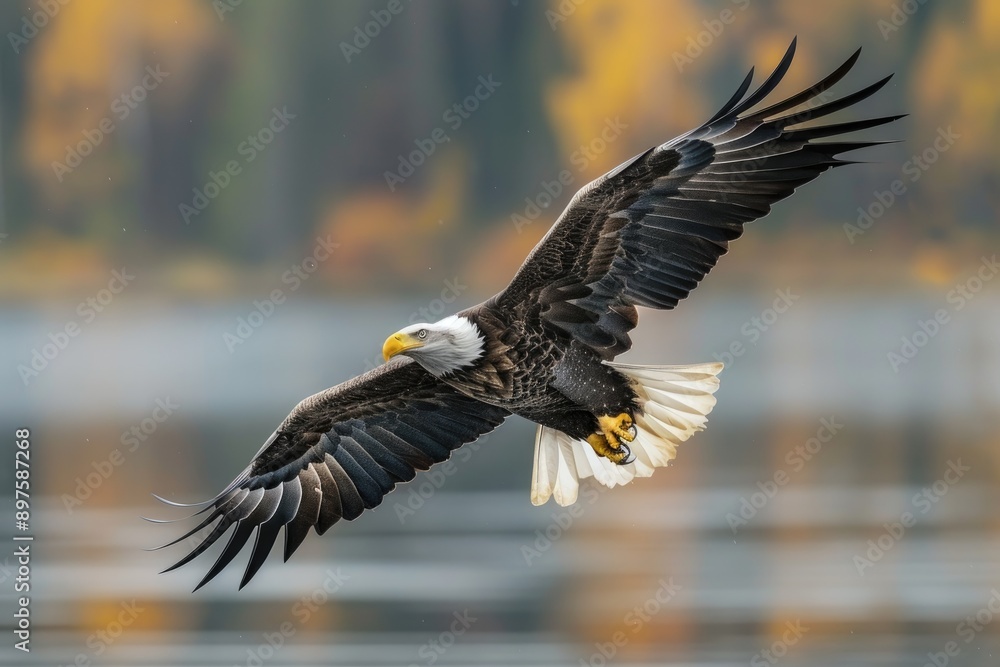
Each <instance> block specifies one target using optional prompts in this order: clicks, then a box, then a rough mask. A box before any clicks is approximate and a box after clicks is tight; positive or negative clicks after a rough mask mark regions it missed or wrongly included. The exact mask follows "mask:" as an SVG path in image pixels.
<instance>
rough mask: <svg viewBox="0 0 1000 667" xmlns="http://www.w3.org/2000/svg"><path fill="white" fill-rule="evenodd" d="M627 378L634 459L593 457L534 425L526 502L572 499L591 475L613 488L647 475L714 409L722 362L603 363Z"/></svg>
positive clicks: (582, 445)
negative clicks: (633, 410)
mask: <svg viewBox="0 0 1000 667" xmlns="http://www.w3.org/2000/svg"><path fill="white" fill-rule="evenodd" d="M608 365H609V366H612V367H614V368H616V369H617V370H619V371H621V372H622V373H623V374H625V375H627V376H628V377H629V378H630V379H631V380H632V388H633V389H634V390H635V392H636V394H637V395H638V397H639V407H640V411H639V412H638V413H637V414H636V416H635V426H636V431H637V435H636V438H635V440H633V441H632V442H630V443H629V447H630V448H631V449H632V454H633V455H634V456H635V460H634V461H633V462H632V463H628V464H625V465H618V464H616V463H612V462H611V461H609V460H607V459H606V458H604V457H603V456H598V455H597V452H595V451H594V448H593V447H591V446H590V444H589V443H587V442H586V441H584V440H574V439H573V438H570V437H569V436H568V435H566V434H565V433H563V432H561V431H557V430H555V429H551V428H548V427H546V426H539V427H538V432H537V433H536V435H535V467H534V471H533V472H532V476H531V502H532V504H534V505H542V504H544V503H546V502H547V501H548V500H549V498H550V497H555V499H556V502H557V503H558V504H559V505H563V506H566V505H572V504H573V503H575V502H576V498H577V494H578V492H579V489H580V483H579V480H581V479H584V478H586V477H593V478H594V479H596V480H597V481H598V482H600V483H601V484H603V485H605V486H608V487H615V486H618V485H621V484H628V483H629V482H631V481H632V480H633V479H635V478H636V477H649V476H650V475H652V474H653V470H654V469H656V468H660V467H663V466H666V465H667V464H668V463H670V461H671V460H672V459H673V458H674V457H675V456H676V455H677V445H678V444H680V443H682V442H684V441H685V440H687V439H688V438H690V437H691V436H692V435H693V434H694V433H696V432H697V431H700V430H702V429H703V428H705V422H707V421H708V413H709V412H711V411H712V408H713V407H715V396H713V394H714V393H715V391H716V390H717V389H718V388H719V378H718V374H719V372H721V371H722V364H720V363H709V364H694V365H690V366H636V365H632V364H616V363H609V364H608Z"/></svg>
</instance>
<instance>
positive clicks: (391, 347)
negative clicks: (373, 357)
mask: <svg viewBox="0 0 1000 667" xmlns="http://www.w3.org/2000/svg"><path fill="white" fill-rule="evenodd" d="M423 344H424V343H423V341H422V340H419V339H418V338H415V337H413V336H411V335H410V334H405V333H402V332H400V333H394V334H392V335H391V336H389V337H388V338H386V339H385V345H383V346H382V357H383V358H384V359H385V360H386V361H389V360H390V359H392V358H393V357H395V356H396V355H397V354H399V353H401V352H406V351H407V350H412V349H413V348H415V347H421V346H422V345H423Z"/></svg>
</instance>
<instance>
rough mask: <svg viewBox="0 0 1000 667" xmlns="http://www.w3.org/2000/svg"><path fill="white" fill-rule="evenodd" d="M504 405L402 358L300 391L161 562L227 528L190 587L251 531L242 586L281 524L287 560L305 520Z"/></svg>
mask: <svg viewBox="0 0 1000 667" xmlns="http://www.w3.org/2000/svg"><path fill="white" fill-rule="evenodd" d="M508 414H509V413H508V412H507V411H506V410H504V409H502V408H497V407H493V406H490V405H487V404H485V403H481V402H479V401H476V400H475V399H472V398H469V397H467V396H464V395H462V394H460V393H458V392H457V391H456V390H454V389H452V388H451V387H449V386H448V385H446V384H444V383H443V382H441V381H439V380H438V379H437V378H435V377H434V376H432V375H431V374H429V373H427V371H425V370H424V369H423V368H421V367H420V366H419V365H418V364H416V363H413V362H412V361H410V360H409V359H398V360H394V361H392V362H391V363H389V364H386V365H385V366H382V367H380V368H378V369H376V370H374V371H371V372H369V373H366V374H365V375H362V376H360V377H358V378H355V379H354V380H351V381H349V382H346V383H344V384H342V385H339V386H337V387H334V388H332V389H328V390H326V391H325V392H321V393H320V394H317V395H315V396H312V397H310V398H307V399H306V400H304V401H302V402H301V403H300V404H299V405H298V406H296V408H295V410H293V411H292V414H290V415H289V416H288V418H286V419H285V421H284V422H283V423H282V424H281V426H280V427H278V429H277V431H275V432H274V434H273V435H272V436H271V437H270V438H269V439H268V440H267V442H266V443H265V445H264V447H262V448H261V449H260V451H259V452H258V453H257V455H256V456H255V457H254V459H253V461H252V462H251V463H250V466H249V467H248V468H247V469H246V470H244V471H243V472H242V473H240V475H239V476H238V477H237V478H236V479H235V480H234V482H233V483H231V484H229V485H228V486H227V487H226V489H225V490H224V492H223V493H221V494H219V495H218V496H216V497H215V498H213V499H212V500H211V501H210V502H209V503H208V504H207V505H206V506H205V507H204V508H203V509H201V510H200V511H199V512H197V513H196V515H197V514H201V513H205V512H207V514H208V516H206V517H205V518H204V519H202V520H201V521H200V522H199V524H198V525H197V526H196V527H195V528H194V529H192V530H191V531H188V532H187V533H186V534H185V535H183V536H182V537H180V538H178V539H177V540H174V541H173V542H171V543H170V544H176V543H178V542H180V541H182V540H185V539H187V538H189V537H191V536H192V535H195V534H196V533H199V532H200V531H203V530H206V529H207V530H208V533H207V534H206V535H205V536H204V537H199V541H198V542H197V543H196V544H195V546H194V547H193V548H192V549H191V551H190V552H189V553H188V554H186V555H185V556H184V557H183V558H181V559H180V560H179V561H178V562H176V563H175V564H174V565H172V566H171V567H169V568H168V569H167V570H164V571H168V570H173V569H175V568H178V567H180V566H182V565H184V564H186V563H188V562H190V561H191V560H193V559H194V558H196V557H197V556H199V555H200V554H202V553H203V552H204V551H205V550H207V549H208V548H209V547H210V546H211V545H212V544H214V543H215V542H216V541H218V540H219V539H220V538H221V537H222V536H223V535H225V534H226V533H227V532H229V531H230V529H232V532H231V533H230V534H229V539H228V541H227V542H226V545H225V547H223V549H222V552H221V553H220V554H219V556H218V558H217V559H216V561H215V563H214V564H213V565H212V566H211V568H209V570H208V572H207V573H206V574H205V577H204V578H203V579H202V580H201V582H199V584H198V586H197V588H200V587H202V586H204V585H205V584H206V583H208V582H209V581H211V580H212V579H213V578H214V577H215V576H216V575H218V574H219V572H221V571H222V570H223V569H225V568H226V566H227V565H229V563H231V562H232V561H233V560H234V559H235V558H236V556H237V555H238V554H239V553H240V551H241V550H242V549H243V547H244V546H246V543H247V542H248V541H249V540H250V537H251V536H254V541H253V547H252V549H251V552H250V558H249V560H248V562H247V565H246V569H245V571H244V573H243V578H242V580H241V582H240V588H242V587H243V586H245V585H246V584H247V582H249V581H250V579H252V578H253V576H254V575H255V574H256V573H257V572H258V571H259V570H260V568H261V566H262V565H263V563H264V561H265V560H266V558H267V555H268V553H269V551H270V550H271V547H272V546H273V545H274V543H275V541H276V540H277V536H278V535H279V533H280V531H281V528H282V527H284V529H285V549H284V555H285V560H288V558H289V557H290V556H291V555H292V554H293V553H294V552H295V550H296V549H298V547H299V546H300V545H301V544H302V542H303V540H305V538H306V535H307V534H308V532H309V529H310V528H315V530H316V532H317V533H319V534H323V533H324V532H326V531H327V530H329V529H330V528H331V527H332V526H333V525H334V524H336V523H337V522H338V521H339V520H340V519H347V520H352V519H356V518H357V517H358V516H360V515H361V513H362V512H364V510H366V509H371V508H373V507H376V506H377V505H379V504H380V503H381V502H382V499H383V498H384V497H385V495H386V494H387V493H389V492H391V491H392V489H393V488H394V487H395V485H396V484H398V483H400V482H406V481H409V480H411V479H413V478H414V476H415V475H416V472H417V470H426V469H427V468H429V467H430V466H432V465H433V464H435V463H440V462H441V461H444V460H446V459H447V458H448V457H449V456H451V452H452V451H453V450H455V449H456V448H458V447H460V446H461V445H463V444H465V443H466V442H470V441H472V440H475V439H476V438H478V437H479V436H480V435H482V434H484V433H487V432H489V431H492V430H493V429H494V428H496V427H497V426H498V425H499V424H500V423H501V422H502V421H503V420H504V419H505V418H506V417H507V416H508ZM195 506H197V507H200V506H201V505H195ZM170 544H167V545H164V546H170ZM197 588H196V589H195V590H197Z"/></svg>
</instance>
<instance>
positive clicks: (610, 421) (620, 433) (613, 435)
mask: <svg viewBox="0 0 1000 667" xmlns="http://www.w3.org/2000/svg"><path fill="white" fill-rule="evenodd" d="M597 423H598V424H600V426H601V431H603V432H604V437H605V438H607V440H608V443H609V444H610V445H611V446H612V447H613V448H615V449H618V448H619V447H620V446H622V444H623V443H626V442H632V441H633V440H635V437H636V436H637V435H638V432H637V431H636V430H635V423H634V422H633V421H632V416H631V415H630V414H629V413H627V412H623V413H621V414H620V415H615V416H611V415H603V416H601V417H598V418H597Z"/></svg>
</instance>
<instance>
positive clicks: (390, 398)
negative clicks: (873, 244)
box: [164, 40, 902, 588]
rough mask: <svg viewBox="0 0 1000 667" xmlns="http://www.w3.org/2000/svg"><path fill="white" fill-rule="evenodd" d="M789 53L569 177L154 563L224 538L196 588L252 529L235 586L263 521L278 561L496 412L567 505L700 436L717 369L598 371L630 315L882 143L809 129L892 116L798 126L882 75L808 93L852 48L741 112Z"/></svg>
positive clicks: (862, 124) (290, 423)
mask: <svg viewBox="0 0 1000 667" xmlns="http://www.w3.org/2000/svg"><path fill="white" fill-rule="evenodd" d="M794 53H795V40H793V41H792V43H791V45H790V46H789V48H788V50H787V52H786V53H785V55H784V57H782V59H781V61H780V62H779V63H778V66H777V67H776V68H775V70H774V71H773V72H772V73H771V74H770V76H768V77H767V79H766V80H765V81H764V82H763V83H762V84H761V85H760V86H759V87H758V88H757V89H756V90H754V91H753V92H752V93H750V94H749V95H748V94H747V91H748V90H749V89H750V85H751V82H752V79H753V70H751V71H750V73H749V74H748V75H747V76H746V78H745V79H744V80H743V83H742V84H741V85H740V87H739V89H738V90H737V91H736V93H735V94H734V95H733V97H732V98H731V99H730V100H729V101H728V102H727V103H726V104H725V105H724V106H723V108H722V109H720V110H719V112H718V113H717V114H715V116H713V117H712V118H711V119H710V120H708V121H707V122H706V123H705V124H703V125H702V126H701V127H699V128H697V129H695V130H692V131H691V132H688V133H687V134H684V135H682V136H680V137H677V138H676V139H673V140H671V141H668V142H667V143H665V144H662V145H659V146H654V147H652V148H650V149H649V150H647V151H646V152H644V153H642V154H641V155H638V156H636V157H634V158H632V159H631V160H629V161H627V162H625V163H624V164H622V165H620V166H618V167H616V168H615V169H613V170H611V171H610V172H608V173H607V174H605V175H604V176H602V177H600V178H598V179H597V180H595V181H593V182H592V183H590V184H588V185H586V186H584V187H583V188H582V189H581V190H580V191H579V192H577V193H576V195H575V196H574V197H573V199H572V201H571V202H570V203H569V205H568V206H567V207H566V210H565V211H563V213H562V215H561V216H559V219H558V220H557V221H556V222H555V224H554V225H553V226H552V228H551V229H550V230H549V232H548V234H546V236H545V238H543V239H542V240H541V241H540V242H539V243H538V245H537V246H536V247H535V249H534V250H532V252H531V254H530V255H529V256H528V258H527V259H526V260H525V262H524V264H523V265H522V266H521V268H520V269H519V270H518V272H517V274H516V275H515V276H514V278H513V280H512V281H511V282H510V284H509V285H508V286H507V288H506V289H505V290H503V291H502V292H501V293H500V294H497V295H496V296H494V297H493V298H491V299H489V300H488V301H486V302H484V303H481V304H479V305H478V306H474V307H472V308H469V309H467V310H464V311H462V312H460V313H457V314H456V315H452V316H450V317H446V318H445V319H443V320H441V321H439V322H435V323H425V324H415V325H413V326H409V327H406V328H405V329H402V330H401V331H399V332H397V333H395V334H393V335H392V336H390V337H389V338H388V339H387V340H386V342H385V345H384V346H383V355H384V356H385V359H386V362H387V363H386V364H385V365H384V366H381V367H379V368H377V369H375V370H373V371H371V372H369V373H365V374H364V375H361V376H359V377H356V378H354V379H353V380H349V381H348V382H345V383H343V384H340V385H338V386H336V387H333V388H332V389H327V390H326V391H323V392H320V393H319V394H316V395H315V396H311V397H309V398H307V399H305V400H304V401H302V402H301V403H299V404H298V405H297V406H296V407H295V409H294V410H292V413H291V414H290V415H289V416H288V417H287V418H286V419H285V420H284V422H282V423H281V425H280V426H279V427H278V428H277V430H276V431H275V432H274V433H273V434H272V435H271V437H270V438H268V440H267V441H266V442H265V443H264V446H263V447H262V448H261V449H260V451H259V452H258V453H257V455H256V456H255V457H254V458H253V460H252V461H251V463H250V465H249V466H248V467H247V468H246V469H245V470H244V471H243V472H242V473H241V474H240V475H239V476H238V477H237V478H236V479H235V480H233V482H232V483H231V484H229V486H227V487H226V488H225V489H224V490H223V491H222V492H221V493H220V494H219V495H217V496H215V497H214V498H212V499H211V500H209V501H206V502H205V503H200V504H198V505H195V506H194V507H202V509H201V510H200V511H199V512H198V513H197V515H203V517H204V518H203V519H202V521H201V522H199V523H198V525H196V526H195V527H194V528H193V529H192V530H191V531H189V532H188V533H187V534H185V535H183V536H182V537H180V538H178V539H177V540H175V541H174V542H171V543H170V544H176V543H177V542H180V541H182V540H185V539H186V538H188V537H190V536H192V535H196V534H197V535H198V538H197V546H195V548H194V549H193V550H192V551H191V552H190V553H188V554H187V555H186V556H185V557H184V558H182V559H181V560H180V561H178V562H177V563H176V564H174V565H173V566H172V567H170V568H169V569H170V570H172V569H174V568H177V567H180V566H181V565H184V564H185V563H187V562H189V561H190V560H192V559H193V558H195V557H196V556H198V555H199V554H201V553H202V552H204V551H205V550H206V549H208V548H209V547H210V546H211V545H212V544H213V543H215V542H216V541H217V540H218V539H219V538H220V537H222V536H223V535H225V534H226V533H227V532H228V531H230V530H231V532H230V535H229V540H228V542H227V543H226V546H225V547H224V549H223V551H222V553H221V554H220V555H219V557H218V559H217V560H216V562H215V564H214V565H213V566H212V567H211V568H210V570H209V571H208V573H207V574H206V575H205V577H204V579H202V581H201V583H199V584H198V587H199V588H200V587H201V586H202V585H204V584H205V583H207V582H208V581H210V580H211V579H212V578H213V577H215V576H216V575H217V574H218V573H219V572H220V571H221V570H222V569H223V568H225V567H226V565H228V564H229V563H230V562H231V561H232V560H233V558H234V557H235V556H236V555H237V553H239V551H240V550H241V549H242V548H243V546H244V545H245V544H246V542H247V541H248V540H249V539H250V537H251V536H254V542H253V549H252V551H251V553H250V559H249V562H248V563H247V567H246V570H245V572H244V575H243V579H242V581H241V583H240V587H241V588H242V587H243V586H244V585H246V583H247V582H248V581H249V580H250V579H251V578H252V577H253V576H254V574H255V573H256V572H257V571H258V570H259V568H260V567H261V565H262V564H263V562H264V560H265V558H266V557H267V554H268V552H269V551H270V550H271V547H272V546H273V544H274V542H275V540H276V539H277V537H278V535H279V534H280V532H281V529H282V528H284V533H285V541H284V555H285V559H286V560H287V559H288V558H289V557H290V556H291V555H292V553H293V552H294V551H295V550H296V549H297V548H298V546H299V545H300V544H301V543H302V541H303V540H304V539H305V537H306V535H307V533H308V532H309V529H310V528H315V530H316V532H317V533H319V534H323V533H324V532H326V531H327V530H328V529H329V528H330V527H331V526H333V524H335V523H336V522H337V521H338V520H340V519H341V518H344V519H348V520H351V519H355V518H357V517H358V516H359V515H360V514H361V513H362V512H363V511H364V510H365V509H370V508H372V507H375V506H377V505H378V504H379V503H381V502H382V499H383V497H384V496H385V495H386V494H387V493H389V492H390V491H392V489H393V488H394V487H395V486H396V484H398V483H400V482H407V481H409V480H411V479H413V477H414V476H415V475H416V473H417V471H418V470H426V469H428V468H429V467H431V466H432V465H434V464H435V463H440V462H442V461H444V460H446V459H447V458H448V457H449V456H450V455H451V452H452V451H453V450H455V449H456V448H458V447H461V446H462V445H463V444H465V443H468V442H471V441H473V440H476V439H477V438H479V437H480V436H482V435H483V434H485V433H488V432H489V431H491V430H493V429H494V428H496V427H497V426H499V425H500V424H501V423H502V422H503V421H504V419H505V418H506V417H508V416H509V415H511V414H516V415H520V416H522V417H526V418H527V419H530V420H532V421H534V422H536V423H537V424H538V431H537V436H536V440H535V463H534V472H533V475H532V482H531V501H532V502H533V503H534V504H536V505H537V504H542V503H544V502H546V501H547V500H548V499H549V498H550V497H554V498H555V500H556V502H557V503H559V504H562V505H568V504H571V503H573V502H575V501H576V498H577V492H578V487H579V480H580V479H582V478H586V477H591V476H592V477H594V478H595V479H596V480H597V481H598V482H600V483H602V484H604V485H606V486H615V485H618V484H627V483H628V482H630V481H631V480H632V479H634V478H635V477H647V476H649V475H651V474H652V473H653V470H654V469H655V468H657V467H661V466H665V465H667V464H668V462H669V461H670V460H671V459H673V458H674V456H675V453H676V447H677V445H678V444H679V443H681V442H683V441H685V440H687V439H688V438H689V437H690V436H691V435H692V434H693V433H695V432H696V431H699V430H701V429H702V428H703V427H704V425H705V422H706V420H707V415H708V413H709V412H710V411H711V410H712V408H713V407H714V405H715V397H714V396H713V394H714V392H715V390H716V389H717V388H718V386H719V380H718V377H717V375H718V373H719V371H721V370H722V365H721V364H718V363H707V364H698V365H691V366H636V365H627V364H619V363H614V362H613V360H614V359H615V357H617V356H618V355H619V354H621V353H623V352H625V351H626V350H628V349H629V347H630V346H631V340H630V338H629V331H630V330H631V329H633V328H634V327H635V326H636V325H637V323H638V319H639V317H638V311H637V310H636V308H637V307H638V306H644V307H647V308H657V309H671V308H673V307H674V306H676V305H677V303H678V302H679V301H680V300H681V299H684V298H685V297H687V295H688V294H689V293H690V292H691V290H693V289H694V288H695V287H696V286H697V285H698V283H699V282H700V281H701V279H702V278H704V277H705V275H706V274H707V273H708V272H709V271H710V270H711V269H712V267H713V266H715V263H716V262H717V261H718V259H719V257H721V256H722V255H723V254H725V253H726V252H727V250H728V248H729V242H730V241H733V240H735V239H737V238H739V237H740V236H741V235H742V234H743V228H744V225H746V223H748V222H751V221H753V220H756V219H757V218H760V217H763V216H764V215H766V214H767V213H768V212H769V211H770V210H771V205H772V204H774V203H775V202H777V201H779V200H781V199H784V198H785V197H787V196H789V195H790V194H792V192H793V191H794V190H795V189H796V188H797V187H799V186H800V185H803V184H804V183H807V182H808V181H811V180H812V179H814V178H816V176H818V175H819V174H820V173H821V172H823V171H826V170H827V169H829V168H831V167H836V166H840V165H843V164H850V163H851V161H849V160H842V159H839V158H838V156H839V155H841V154H843V153H845V152H848V151H852V150H856V149H859V148H865V147H868V146H872V145H875V144H877V143H885V142H875V141H846V140H837V141H818V140H820V139H825V138H830V137H839V136H840V135H843V134H846V133H850V132H854V131H857V130H863V129H867V128H871V127H875V126H878V125H883V124H885V123H889V122H891V121H894V120H896V119H898V118H901V117H902V116H884V117H880V118H871V119H865V120H857V121H852V122H845V123H837V124H828V125H815V124H814V125H810V126H808V127H804V128H803V127H799V126H801V125H802V124H803V123H805V122H806V121H811V120H816V119H819V118H822V117H824V116H827V115H828V114H831V113H834V112H836V111H839V110H841V109H844V108H846V107H849V106H851V105H853V104H855V103H857V102H859V101H861V100H864V99H865V98H867V97H869V96H870V95H872V94H874V93H875V92H876V91H877V90H879V89H880V88H881V87H882V86H883V85H885V83H886V82H887V81H888V80H889V78H890V77H886V78H884V79H882V80H880V81H877V82H875V83H874V84H872V85H870V86H868V87H866V88H863V89H862V90H859V91H857V92H855V93H853V94H849V95H846V96H844V97H841V98H838V99H831V100H829V101H827V100H826V98H827V96H828V93H827V90H828V89H829V88H830V87H831V86H833V85H834V84H835V83H837V82H838V81H839V80H840V79H841V78H843V76H844V75H845V74H846V73H847V72H848V71H849V70H850V69H851V67H852V66H853V65H854V64H855V62H856V61H857V59H858V56H859V54H860V49H859V50H858V51H857V52H855V53H854V54H853V55H852V56H851V57H850V58H849V59H848V60H847V62H845V63H844V64H843V65H841V66H840V67H839V68H837V69H836V70H835V71H834V72H833V73H831V74H830V75H829V76H827V77H826V78H824V79H823V80H822V81H820V82H819V83H817V84H815V85H814V86H812V87H810V88H808V89H806V90H804V91H802V92H801V93H799V94H797V95H793V96H791V97H789V98H788V99H785V100H782V101H780V102H777V103H774V104H770V105H769V106H766V107H765V108H762V109H759V110H754V107H756V106H757V105H759V104H760V103H761V102H763V101H764V100H765V99H766V98H767V96H768V95H769V94H770V93H771V92H772V91H773V90H774V88H775V87H776V86H777V85H778V83H779V82H780V81H781V79H782V77H783V76H784V74H785V72H786V71H787V70H788V67H789V65H790V64H791V62H792V57H793V55H794ZM810 102H813V103H814V104H813V106H811V107H806V108H804V109H801V110H799V111H795V109H796V108H799V107H802V106H803V105H805V104H807V103H810ZM796 128H798V129H796ZM173 504H176V503H173ZM197 515H196V516H197ZM164 546H170V545H169V544H168V545H164Z"/></svg>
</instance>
